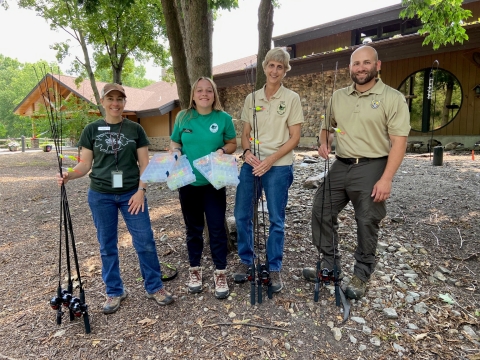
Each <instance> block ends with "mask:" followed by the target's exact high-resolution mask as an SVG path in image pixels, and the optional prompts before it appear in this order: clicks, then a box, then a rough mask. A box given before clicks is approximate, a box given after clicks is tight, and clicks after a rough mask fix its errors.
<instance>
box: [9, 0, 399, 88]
mask: <svg viewBox="0 0 480 360" xmlns="http://www.w3.org/2000/svg"><path fill="white" fill-rule="evenodd" d="M0 1H1V0H0ZM8 2H9V5H10V8H9V9H8V10H6V11H5V10H4V9H3V8H1V7H0V34H2V35H0V54H2V55H4V56H8V57H11V58H15V59H17V60H18V61H20V62H30V63H33V62H36V61H38V60H41V59H44V60H47V61H48V62H52V61H56V60H55V51H54V50H51V49H50V46H51V45H53V44H54V43H55V42H61V41H65V40H66V39H68V38H69V35H68V34H67V33H65V32H63V31H53V30H50V27H49V25H48V23H47V22H46V21H45V20H44V19H43V18H41V17H39V16H37V15H36V14H35V12H34V11H32V10H25V9H18V8H17V6H16V1H15V0H9V1H8ZM259 2H260V1H259V0H239V8H237V9H235V10H232V11H230V12H229V11H222V12H221V13H220V16H219V17H218V19H217V20H216V21H215V24H214V31H213V65H214V66H215V65H219V64H223V63H226V62H229V61H233V60H236V59H240V58H243V57H246V56H250V55H253V54H255V53H256V52H257V48H258V32H257V22H258V19H257V12H258V4H259ZM279 2H280V8H279V9H275V10H274V19H273V21H274V24H275V25H274V27H273V36H278V35H283V34H287V33H291V32H294V31H298V30H302V29H305V28H308V27H312V26H316V25H321V24H324V23H327V22H331V21H335V20H338V19H342V18H346V17H349V16H353V15H356V14H361V13H365V12H368V11H372V10H376V9H379V8H382V7H387V6H390V5H394V4H399V3H400V0H367V1H363V2H359V1H358V0H356V1H354V0H335V1H326V0H280V1H279ZM70 44H71V46H72V48H73V51H74V52H76V54H78V55H79V56H82V55H81V51H80V47H79V45H78V46H77V44H76V43H75V41H74V40H73V39H72V41H71V42H70ZM72 60H73V58H72V57H71V58H70V59H69V60H67V61H65V62H64V63H63V64H60V67H61V68H62V69H64V70H65V69H67V68H68V67H69V64H70V62H71V61H72ZM145 66H146V68H147V78H149V79H152V80H159V77H160V73H161V69H160V68H158V67H154V66H152V65H151V64H145Z"/></svg>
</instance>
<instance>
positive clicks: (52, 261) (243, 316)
mask: <svg viewBox="0 0 480 360" xmlns="http://www.w3.org/2000/svg"><path fill="white" fill-rule="evenodd" d="M69 153H70V154H72V155H75V152H74V151H71V152H69ZM151 155H153V153H152V154H151ZM314 155H315V152H314V151H308V150H298V151H296V161H295V180H294V184H293V185H292V188H291V191H290V199H289V203H288V206H287V230H286V239H285V258H284V268H283V279H284V283H285V288H284V290H283V291H282V292H281V293H280V294H275V295H274V296H273V299H271V300H270V299H267V298H266V295H265V296H264V300H263V303H262V304H257V305H255V306H251V305H250V286H249V284H244V285H234V284H233V283H231V284H230V285H231V297H230V298H229V299H227V300H223V301H220V300H216V299H215V297H214V295H213V286H212V283H213V279H212V276H213V267H212V261H211V258H210V256H209V254H208V253H209V252H208V251H207V252H205V254H204V261H203V267H204V291H203V293H201V294H197V295H189V294H187V291H186V286H185V283H186V278H187V276H186V270H187V268H188V262H187V252H186V247H185V244H184V237H185V231H184V225H183V218H182V215H181V211H180V206H179V201H178V197H177V193H176V192H172V191H170V190H169V189H168V188H167V187H166V185H165V184H154V185H153V186H150V187H149V190H148V200H149V206H150V213H151V218H152V224H153V228H154V231H155V238H156V240H157V249H158V254H159V257H160V259H161V261H162V262H165V263H169V264H172V265H175V266H177V267H178V269H179V276H178V277H177V278H176V279H174V280H173V281H171V282H167V283H166V287H167V289H168V290H169V291H172V292H173V293H174V295H175V300H176V301H175V303H174V304H173V305H171V306H168V307H161V308H160V307H158V306H157V305H156V304H155V303H154V302H152V301H151V300H147V298H146V296H145V292H144V290H143V284H142V279H141V276H140V271H139V267H138V262H137V259H136V255H135V251H134V249H133V248H132V244H131V239H130V236H129V234H128V232H127V231H126V228H125V225H124V224H123V223H122V222H121V225H120V236H119V248H120V261H121V268H122V276H123V279H124V282H125V284H126V287H127V289H128V290H129V297H128V298H127V299H126V300H125V301H124V302H123V303H122V307H121V308H120V310H119V311H118V312H117V313H115V314H113V315H108V316H106V315H103V314H102V312H101V307H102V304H103V302H104V300H105V294H104V285H103V283H102V279H101V274H100V258H99V253H98V244H97V241H96V238H95V229H94V226H93V223H92V220H91V216H90V211H89V209H88V204H87V199H86V191H87V188H88V178H83V179H79V180H76V181H75V182H72V183H69V184H68V185H67V194H68V200H69V205H70V212H71V215H72V220H73V227H74V234H75V241H76V249H77V252H78V260H79V267H80V273H81V277H82V281H83V283H84V287H85V293H86V302H87V304H88V306H89V314H90V323H91V328H92V332H91V333H90V334H88V335H86V334H85V333H84V326H83V322H82V320H81V319H75V320H74V321H72V322H70V321H69V319H68V316H64V318H63V321H62V324H61V325H60V326H58V325H57V324H56V321H55V311H54V310H52V309H51V308H50V306H49V305H48V302H49V299H50V298H52V297H53V296H55V292H56V288H57V284H58V282H59V265H58V246H59V211H58V209H59V204H60V196H59V195H60V194H59V189H58V188H57V186H56V184H55V182H54V175H55V173H56V169H57V168H58V165H57V161H56V158H55V153H54V152H51V153H43V152H26V153H20V152H17V153H8V154H5V153H4V154H0V206H1V207H2V208H3V209H4V210H3V216H2V219H1V220H0V223H1V225H2V229H3V230H2V231H1V232H0V279H1V282H0V359H29V358H32V357H34V358H37V359H53V358H66V359H108V358H115V359H210V358H221V359H280V358H282V359H352V358H354V359H373V358H375V359H434V358H443V359H480V321H479V320H480V291H479V286H480V284H479V274H480V262H479V256H480V247H479V234H480V225H479V221H478V219H479V215H480V210H479V206H478V204H479V200H480V187H479V181H480V168H479V166H478V160H475V161H472V159H471V155H470V153H461V152H460V153H455V154H451V153H446V154H445V155H444V164H443V166H432V163H431V160H430V159H429V158H428V155H427V156H425V155H422V154H409V155H407V156H406V158H405V161H404V162H403V164H402V166H401V168H400V169H399V171H398V173H397V176H396V178H395V180H394V186H393V191H392V197H391V198H390V199H389V200H388V215H387V217H386V218H385V219H384V220H383V221H382V223H381V235H380V239H379V242H380V243H379V247H378V264H377V268H376V272H375V274H374V275H373V277H372V279H371V281H370V283H369V285H368V289H367V294H366V296H365V298H364V299H362V300H361V301H357V302H353V301H352V307H351V314H350V318H349V320H348V321H347V322H346V323H345V324H341V320H342V316H343V315H342V313H341V311H340V310H341V308H338V307H336V306H335V300H334V296H333V288H332V287H326V288H324V289H322V291H321V295H320V300H319V301H318V302H314V301H313V284H310V283H308V282H306V281H304V280H302V279H301V269H302V268H303V267H304V266H314V265H315V263H316V261H317V257H318V255H317V253H316V249H315V248H314V247H313V246H312V245H311V243H310V216H311V201H312V197H313V194H314V192H315V191H316V190H315V189H314V188H306V187H305V186H304V183H305V181H306V180H307V179H308V178H310V177H312V176H315V175H319V174H320V173H321V172H323V171H324V168H325V165H324V161H323V160H318V159H314V158H313V157H314ZM305 159H310V160H309V162H313V163H311V164H308V163H306V162H304V160H305ZM315 161H317V162H315ZM233 206H234V189H233V188H229V189H228V214H229V215H232V214H233ZM340 220H341V224H340V235H341V243H340V247H341V251H342V255H343V263H344V269H343V270H344V273H345V275H346V277H345V279H344V284H343V286H344V285H345V284H346V283H347V282H348V280H349V277H350V276H351V274H352V270H353V269H352V268H353V256H352V252H353V249H354V247H355V242H356V237H355V234H356V226H355V220H354V213H353V209H352V207H351V206H350V205H347V207H346V208H345V210H344V211H343V212H342V213H341V215H340ZM232 231H233V230H232ZM228 261H229V268H230V269H233V268H234V267H235V266H236V264H238V258H237V256H236V255H235V253H234V252H232V253H230V254H229V256H228ZM65 276H66V269H65V264H63V263H62V269H61V275H60V278H61V282H62V283H64V281H65ZM75 295H76V294H75Z"/></svg>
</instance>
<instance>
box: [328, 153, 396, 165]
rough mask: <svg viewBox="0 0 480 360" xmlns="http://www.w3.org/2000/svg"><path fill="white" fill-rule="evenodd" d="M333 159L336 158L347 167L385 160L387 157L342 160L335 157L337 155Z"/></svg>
mask: <svg viewBox="0 0 480 360" xmlns="http://www.w3.org/2000/svg"><path fill="white" fill-rule="evenodd" d="M335 157H336V158H337V160H340V161H341V162H343V163H344V164H347V165H354V164H358V163H361V162H366V161H371V160H380V159H387V158H388V156H382V157H379V158H342V157H340V156H337V155H335Z"/></svg>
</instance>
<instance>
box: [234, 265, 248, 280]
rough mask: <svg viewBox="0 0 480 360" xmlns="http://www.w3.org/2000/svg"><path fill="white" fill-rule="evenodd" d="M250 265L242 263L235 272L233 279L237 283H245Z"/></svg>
mask: <svg viewBox="0 0 480 360" xmlns="http://www.w3.org/2000/svg"><path fill="white" fill-rule="evenodd" d="M249 269H250V265H247V264H244V263H240V264H239V265H238V266H237V268H236V269H235V271H234V273H233V281H235V283H237V284H243V283H244V282H245V281H247V278H248V270H249Z"/></svg>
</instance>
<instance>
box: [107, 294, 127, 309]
mask: <svg viewBox="0 0 480 360" xmlns="http://www.w3.org/2000/svg"><path fill="white" fill-rule="evenodd" d="M127 295H128V294H127V291H126V290H124V291H123V294H122V295H120V296H109V297H108V299H107V301H105V304H103V313H104V314H113V313H114V312H115V311H117V310H118V308H119V307H120V303H121V302H122V301H123V300H125V299H126V298H127Z"/></svg>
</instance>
